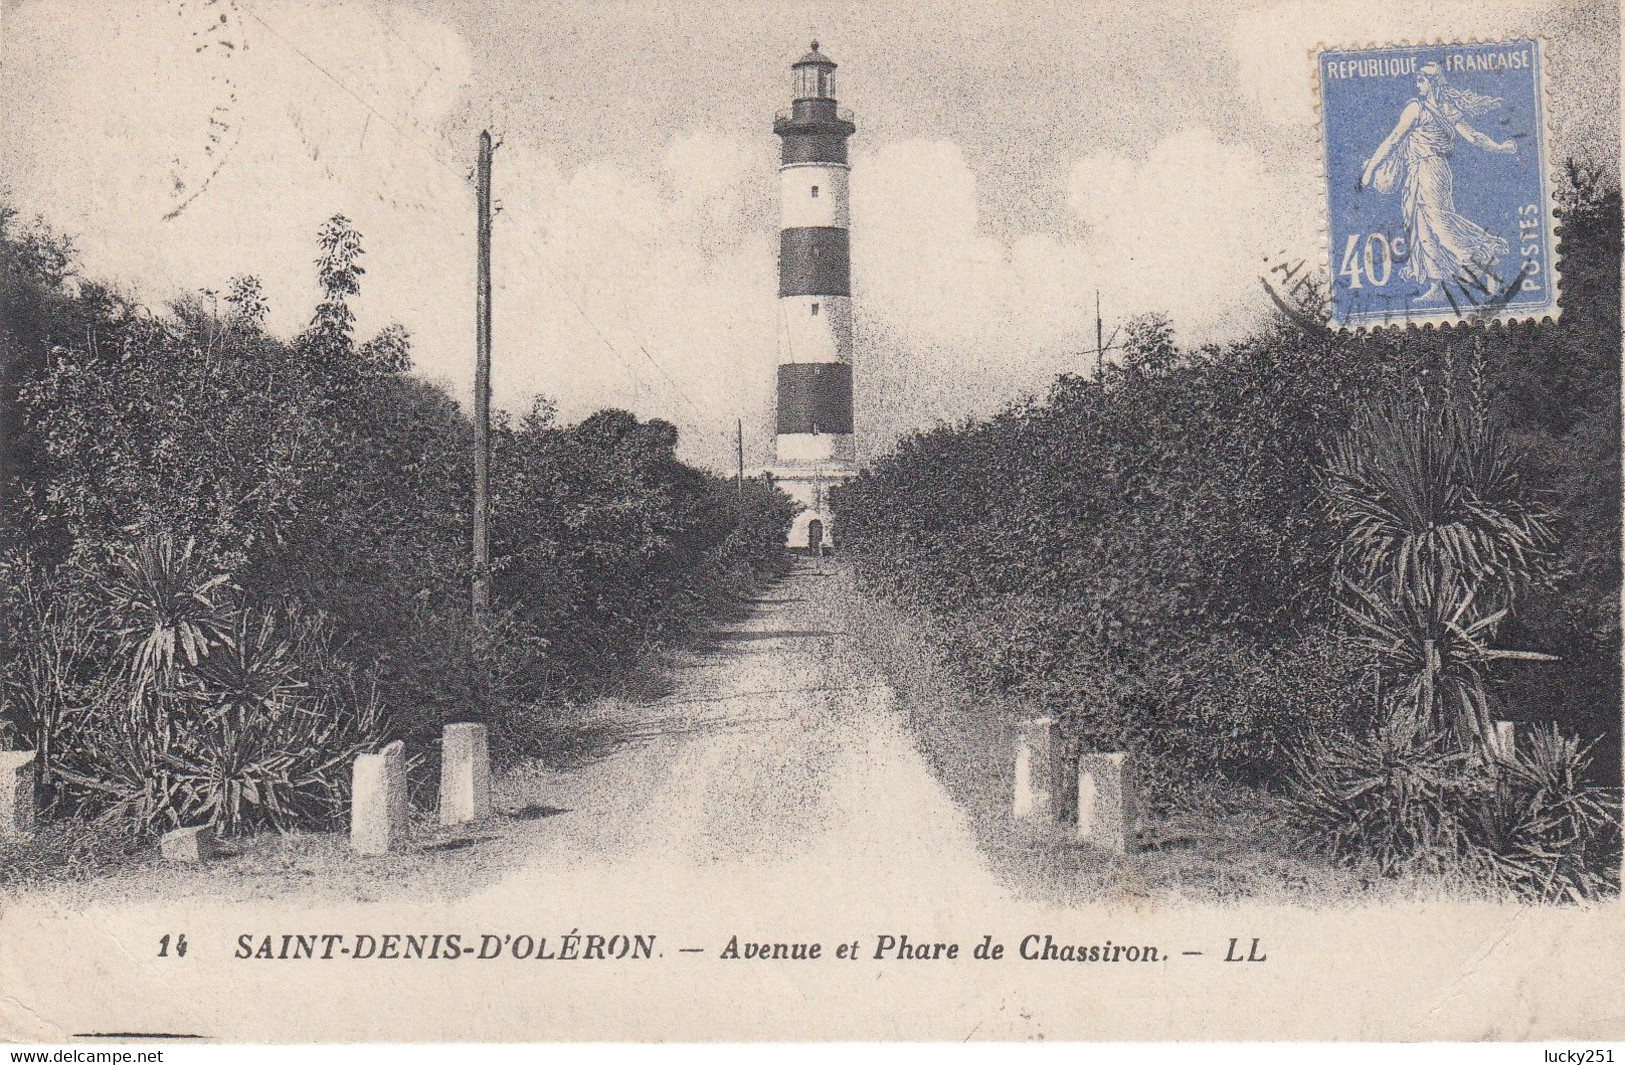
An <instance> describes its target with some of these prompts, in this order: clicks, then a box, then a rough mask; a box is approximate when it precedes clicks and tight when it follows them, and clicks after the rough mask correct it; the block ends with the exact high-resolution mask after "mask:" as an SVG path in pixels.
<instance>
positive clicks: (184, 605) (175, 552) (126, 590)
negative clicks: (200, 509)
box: [102, 535, 229, 690]
mask: <svg viewBox="0 0 1625 1065" xmlns="http://www.w3.org/2000/svg"><path fill="white" fill-rule="evenodd" d="M228 583H229V578H228V577H227V576H225V575H223V574H213V575H211V574H209V573H208V572H207V571H206V570H205V568H204V567H203V566H202V565H201V564H199V562H198V561H197V559H196V558H195V557H194V555H193V545H192V544H191V543H190V542H188V543H186V544H185V545H184V546H181V547H177V546H176V545H175V541H174V539H173V538H171V537H170V536H167V535H156V536H148V537H146V538H144V539H143V540H141V541H140V542H139V543H138V544H136V545H135V547H133V548H132V549H131V550H130V551H129V553H128V554H126V555H125V556H124V557H123V558H121V559H120V560H119V562H118V567H117V569H116V571H115V572H114V575H113V578H112V579H111V580H109V581H108V582H106V584H105V585H104V586H103V589H102V590H103V592H104V593H105V595H106V597H107V599H108V602H109V603H110V604H111V605H112V607H113V610H114V612H115V614H116V615H117V617H118V633H119V636H120V638H121V639H122V640H123V641H124V643H125V644H126V646H127V647H128V648H129V649H130V653H131V657H130V670H131V679H132V680H134V681H135V682H136V688H137V689H138V690H144V689H146V688H148V687H150V686H152V685H154V684H165V683H168V682H169V680H170V679H171V678H172V677H173V676H174V672H175V666H176V664H177V662H178V661H180V660H182V658H184V662H185V663H186V664H188V665H196V664H197V663H198V662H200V661H202V660H203V658H204V656H206V655H207V654H208V653H209V647H210V646H211V644H212V643H213V642H214V640H215V638H216V637H217V635H218V632H219V628H220V623H221V612H222V607H223V604H222V598H223V597H222V592H223V590H224V588H225V586H226V585H227V584H228Z"/></svg>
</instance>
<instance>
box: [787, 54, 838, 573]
mask: <svg viewBox="0 0 1625 1065" xmlns="http://www.w3.org/2000/svg"><path fill="white" fill-rule="evenodd" d="M790 70H791V84H792V87H793V89H792V91H793V97H792V100H791V104H790V107H789V109H788V110H785V111H780V112H779V113H778V115H777V117H776V118H775V119H774V121H773V132H774V133H775V134H777V135H778V137H779V144H780V165H779V196H780V222H779V313H778V360H779V363H778V366H779V373H778V416H777V425H776V429H775V435H774V441H773V445H774V456H775V459H776V464H775V466H774V468H773V471H772V472H773V476H774V479H775V481H776V483H777V484H778V486H779V487H780V488H781V489H783V490H784V492H785V493H786V494H787V495H789V496H790V497H792V498H793V499H795V500H796V501H797V502H798V503H800V504H801V507H802V509H801V512H800V513H799V514H797V516H796V519H795V521H794V522H793V523H792V524H791V526H790V534H789V538H788V540H787V544H788V546H790V547H792V548H801V549H807V550H817V549H818V548H819V547H821V546H822V547H833V546H834V544H835V540H834V537H833V532H834V522H833V521H832V517H831V514H830V508H829V490H830V489H831V488H833V487H834V486H835V485H838V484H840V483H841V482H842V481H845V480H847V479H848V478H850V477H851V476H852V475H853V473H854V472H855V469H856V466H855V462H856V453H855V451H854V449H853V438H852V281H851V273H852V271H851V255H850V253H849V248H848V245H849V238H848V225H849V222H850V219H849V216H848V208H847V173H848V167H847V162H846V139H847V138H848V137H850V136H851V135H852V134H853V133H854V132H856V130H857V127H856V126H854V125H853V124H852V116H851V114H850V112H847V111H843V110H841V109H840V108H838V107H837V106H836V103H835V63H834V61H832V60H831V59H830V58H829V57H828V56H826V55H824V54H823V53H822V52H820V51H819V50H818V42H817V41H814V42H812V50H811V51H810V52H808V53H807V54H806V55H804V56H802V57H801V58H800V59H798V60H797V61H796V62H795V63H794V64H793V65H792V66H791V68H790Z"/></svg>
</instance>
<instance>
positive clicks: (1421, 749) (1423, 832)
mask: <svg viewBox="0 0 1625 1065" xmlns="http://www.w3.org/2000/svg"><path fill="white" fill-rule="evenodd" d="M1590 768H1591V766H1590V757H1589V752H1588V751H1587V749H1586V748H1584V747H1582V746H1581V745H1580V744H1579V743H1578V742H1577V741H1575V740H1573V739H1572V738H1569V737H1565V736H1563V735H1562V734H1561V733H1560V732H1559V731H1558V730H1557V729H1556V728H1555V727H1553V728H1548V729H1545V730H1541V731H1537V732H1535V733H1534V734H1533V736H1532V738H1531V740H1530V742H1529V744H1528V745H1527V748H1526V749H1524V750H1520V751H1518V752H1517V753H1516V754H1515V755H1513V756H1512V757H1510V758H1508V757H1498V758H1495V759H1486V758H1484V757H1483V756H1481V755H1480V754H1478V753H1476V752H1469V751H1464V750H1461V749H1460V748H1459V747H1458V746H1457V745H1455V744H1453V743H1452V742H1450V740H1449V738H1448V737H1445V736H1443V735H1437V734H1434V735H1429V734H1426V733H1420V732H1417V731H1415V730H1411V729H1406V728H1400V729H1391V728H1380V729H1377V730H1374V731H1370V732H1364V733H1343V734H1338V735H1333V736H1329V737H1317V738H1315V739H1312V740H1310V741H1309V742H1308V743H1307V744H1306V745H1305V746H1304V748H1303V750H1302V751H1300V752H1299V754H1298V755H1297V757H1296V758H1295V761H1294V769H1293V773H1292V776H1291V781H1290V786H1289V788H1288V791H1287V793H1286V795H1285V796H1284V802H1285V804H1286V807H1287V810H1288V812H1289V821H1290V823H1291V824H1292V825H1294V826H1295V828H1296V829H1297V831H1298V833H1299V835H1300V837H1301V839H1302V842H1303V843H1304V844H1305V845H1306V846H1308V847H1309V848H1311V849H1313V850H1316V851H1319V852H1321V853H1324V854H1326V855H1327V856H1328V857H1330V858H1332V859H1334V860H1336V861H1340V862H1344V863H1350V864H1353V863H1358V862H1361V861H1367V860H1369V861H1371V862H1372V863H1373V864H1374V865H1375V866H1376V868H1377V870H1378V871H1379V872H1380V873H1382V874H1384V875H1392V874H1395V873H1397V872H1401V871H1405V870H1412V869H1426V870H1429V871H1435V872H1437V871H1455V872H1458V873H1467V874H1469V875H1476V876H1479V877H1482V878H1484V879H1487V880H1490V881H1492V882H1495V883H1499V884H1501V885H1502V886H1503V887H1505V888H1506V889H1508V890H1509V891H1512V892H1514V893H1515V894H1517V895H1519V896H1522V897H1525V898H1529V899H1535V900H1540V901H1545V902H1552V901H1575V902H1578V901H1581V900H1583V899H1592V898H1598V897H1602V896H1605V895H1610V894H1614V893H1617V892H1618V890H1619V882H1618V871H1619V858H1620V813H1619V790H1618V789H1617V788H1615V789H1606V788H1602V787H1599V786H1597V785H1596V784H1594V783H1592V782H1591V781H1590V780H1589V773H1590Z"/></svg>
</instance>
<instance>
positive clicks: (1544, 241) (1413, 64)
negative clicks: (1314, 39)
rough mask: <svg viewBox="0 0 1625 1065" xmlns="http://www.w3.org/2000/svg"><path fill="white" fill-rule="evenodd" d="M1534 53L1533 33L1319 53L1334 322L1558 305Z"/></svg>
mask: <svg viewBox="0 0 1625 1065" xmlns="http://www.w3.org/2000/svg"><path fill="white" fill-rule="evenodd" d="M1543 60H1544V57H1543V55H1542V51H1541V43H1540V41H1538V40H1534V39H1530V40H1509V41H1500V42H1474V43H1470V44H1428V45H1415V46H1410V45H1407V46H1396V47H1386V48H1358V49H1348V50H1341V51H1322V52H1320V53H1318V55H1317V76H1318V82H1319V94H1320V113H1321V129H1322V132H1323V134H1324V138H1325V151H1326V157H1325V166H1326V171H1325V178H1326V212H1327V214H1326V236H1327V253H1328V259H1329V263H1328V265H1329V267H1330V272H1331V276H1330V293H1329V300H1328V303H1329V308H1330V317H1331V322H1332V324H1333V325H1334V326H1340V327H1346V328H1361V327H1364V328H1372V327H1381V326H1385V325H1396V326H1403V325H1410V324H1417V325H1421V324H1427V323H1445V322H1463V323H1467V322H1488V321H1494V320H1510V319H1524V318H1542V317H1547V316H1550V317H1552V318H1556V317H1557V313H1558V307H1557V295H1558V288H1557V281H1558V277H1557V263H1556V261H1555V258H1554V254H1553V253H1554V251H1555V240H1554V237H1553V232H1552V229H1553V224H1552V205H1551V188H1550V183H1551V171H1550V168H1549V166H1548V161H1547V158H1546V145H1547V138H1546V126H1545V122H1546V116H1545V105H1546V100H1545V94H1544V85H1543V81H1542V77H1543V71H1542V66H1541V64H1542V62H1543Z"/></svg>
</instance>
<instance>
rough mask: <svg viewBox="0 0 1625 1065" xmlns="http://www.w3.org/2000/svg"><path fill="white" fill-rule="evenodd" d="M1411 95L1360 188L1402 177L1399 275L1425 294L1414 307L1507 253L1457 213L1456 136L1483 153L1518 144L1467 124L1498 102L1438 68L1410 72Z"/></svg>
mask: <svg viewBox="0 0 1625 1065" xmlns="http://www.w3.org/2000/svg"><path fill="white" fill-rule="evenodd" d="M1416 93H1417V95H1416V98H1415V99H1414V100H1412V101H1410V102H1409V103H1408V104H1406V105H1405V109H1404V110H1403V111H1402V112H1400V115H1399V122H1398V123H1396V124H1395V126H1394V130H1393V132H1392V133H1390V134H1388V136H1387V137H1386V138H1385V139H1384V140H1383V142H1382V143H1381V144H1380V145H1378V146H1377V150H1376V151H1375V152H1373V153H1371V158H1370V159H1368V160H1366V164H1365V172H1364V173H1363V174H1362V175H1361V177H1360V187H1361V188H1367V187H1374V188H1375V189H1376V190H1377V191H1378V192H1383V193H1386V192H1392V191H1393V189H1394V184H1395V181H1396V179H1398V178H1399V177H1400V174H1401V172H1403V180H1404V185H1403V187H1402V190H1401V196H1402V200H1401V204H1402V207H1403V210H1404V215H1405V242H1406V245H1407V252H1406V255H1405V265H1404V266H1403V267H1402V268H1401V270H1400V276H1401V277H1404V278H1406V279H1407V280H1411V281H1415V282H1416V283H1418V284H1425V285H1426V286H1427V288H1426V290H1425V291H1423V293H1422V294H1421V295H1420V296H1419V297H1418V301H1419V302H1427V301H1429V300H1437V299H1440V298H1441V297H1443V295H1444V291H1443V289H1442V288H1441V287H1440V286H1441V283H1442V282H1445V281H1457V282H1460V281H1461V280H1462V279H1463V278H1464V277H1476V276H1479V275H1482V274H1484V273H1486V272H1487V271H1488V270H1489V268H1490V267H1491V266H1492V265H1494V264H1495V262H1496V260H1498V259H1500V257H1501V256H1503V255H1505V254H1506V253H1507V250H1508V249H1507V242H1506V241H1505V240H1503V239H1501V238H1500V237H1497V236H1495V235H1494V234H1493V233H1489V232H1487V231H1486V230H1484V229H1482V228H1481V227H1479V226H1478V225H1477V224H1475V223H1473V222H1472V221H1469V220H1468V219H1467V218H1465V217H1463V216H1462V215H1460V214H1457V213H1456V193H1455V184H1454V178H1453V177H1452V175H1451V172H1450V154H1451V152H1452V151H1453V150H1454V148H1455V144H1456V138H1457V137H1458V136H1459V137H1461V138H1462V139H1463V140H1465V141H1467V142H1468V143H1470V144H1475V145H1477V146H1478V147H1480V148H1483V149H1484V150H1485V151H1487V152H1499V153H1502V154H1507V155H1511V154H1514V153H1516V152H1517V150H1518V144H1517V142H1516V141H1512V140H1508V141H1504V142H1503V141H1496V140H1494V139H1493V138H1491V137H1489V136H1488V135H1486V134H1484V133H1482V132H1480V131H1479V130H1477V129H1474V128H1473V127H1472V126H1471V125H1469V124H1468V122H1467V117H1468V116H1470V115H1481V114H1483V113H1484V112H1485V111H1488V110H1489V109H1490V108H1491V107H1494V106H1496V105H1497V104H1499V103H1500V102H1501V101H1500V100H1498V99H1496V98H1495V97H1493V96H1483V95H1480V94H1479V93H1475V92H1472V91H1469V90H1467V89H1458V88H1455V87H1453V86H1452V85H1451V84H1450V83H1449V81H1448V80H1446V78H1445V76H1444V72H1443V71H1442V70H1441V69H1440V68H1439V64H1437V63H1427V64H1425V65H1424V66H1423V67H1422V69H1421V70H1420V71H1418V72H1417V75H1416Z"/></svg>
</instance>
